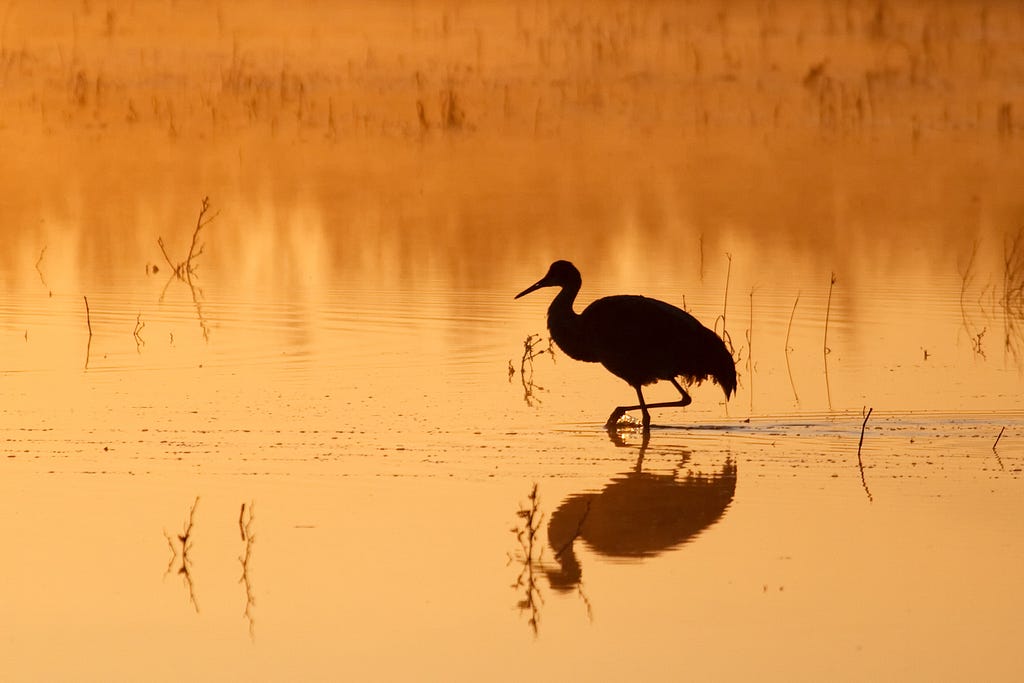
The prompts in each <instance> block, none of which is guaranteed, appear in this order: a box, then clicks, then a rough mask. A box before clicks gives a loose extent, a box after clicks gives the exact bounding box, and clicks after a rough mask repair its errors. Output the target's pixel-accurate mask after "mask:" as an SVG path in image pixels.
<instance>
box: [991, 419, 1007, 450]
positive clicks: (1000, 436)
mask: <svg viewBox="0 0 1024 683" xmlns="http://www.w3.org/2000/svg"><path fill="white" fill-rule="evenodd" d="M1005 431H1006V426H1005V425H1004V426H1003V428H1002V429H1000V430H999V435H998V436H996V441H995V443H993V444H992V451H993V452H995V450H996V446H998V445H999V439H1001V438H1003V432H1005Z"/></svg>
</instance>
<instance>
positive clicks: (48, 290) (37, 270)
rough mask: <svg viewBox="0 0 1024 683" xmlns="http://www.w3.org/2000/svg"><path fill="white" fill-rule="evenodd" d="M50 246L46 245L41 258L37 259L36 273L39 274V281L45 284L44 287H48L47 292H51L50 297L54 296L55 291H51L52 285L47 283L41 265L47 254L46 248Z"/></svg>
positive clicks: (41, 252)
mask: <svg viewBox="0 0 1024 683" xmlns="http://www.w3.org/2000/svg"><path fill="white" fill-rule="evenodd" d="M48 246H49V245H44V246H43V249H42V251H40V252H39V258H38V259H36V272H37V273H39V281H40V282H42V283H43V287H46V291H47V292H49V294H50V296H51V297H52V296H53V290H52V289H50V285H48V284H47V283H46V278H45V277H44V276H43V269H42V268H40V267H39V265H40V264H41V263H42V262H43V256H44V255H45V254H46V248H47V247H48Z"/></svg>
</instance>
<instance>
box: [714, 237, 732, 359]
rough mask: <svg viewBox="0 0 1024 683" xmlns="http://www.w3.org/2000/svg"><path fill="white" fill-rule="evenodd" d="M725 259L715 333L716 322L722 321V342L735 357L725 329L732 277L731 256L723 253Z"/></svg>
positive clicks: (730, 340) (730, 339) (729, 337)
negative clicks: (719, 312)
mask: <svg viewBox="0 0 1024 683" xmlns="http://www.w3.org/2000/svg"><path fill="white" fill-rule="evenodd" d="M725 258H726V259H727V260H728V262H729V263H728V265H727V266H726V269H725V296H724V298H723V300H722V315H720V316H718V318H715V331H716V332H717V331H718V321H719V320H721V321H722V335H721V336H722V341H724V342H725V344H726V345H727V346H728V347H729V353H730V354H732V355H734V356H735V355H736V348H735V347H734V346H733V345H732V337H731V336H730V335H729V332H728V330H726V327H725V314H726V311H727V310H728V309H729V278H730V277H731V275H732V254H731V253H729V252H725Z"/></svg>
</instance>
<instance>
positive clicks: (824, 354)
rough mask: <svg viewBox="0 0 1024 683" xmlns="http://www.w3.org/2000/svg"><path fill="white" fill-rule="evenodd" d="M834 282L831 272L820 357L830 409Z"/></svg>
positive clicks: (830, 407)
mask: <svg viewBox="0 0 1024 683" xmlns="http://www.w3.org/2000/svg"><path fill="white" fill-rule="evenodd" d="M835 284H836V274H835V273H834V272H833V273H832V277H831V278H830V279H829V283H828V301H827V302H826V303H825V336H824V338H823V339H822V342H821V357H822V359H824V361H825V395H826V396H827V398H828V409H829V410H832V388H831V387H830V386H829V382H828V354H830V353H832V349H830V348H829V347H828V321H829V317H830V316H831V314H832V288H833V287H834V286H835Z"/></svg>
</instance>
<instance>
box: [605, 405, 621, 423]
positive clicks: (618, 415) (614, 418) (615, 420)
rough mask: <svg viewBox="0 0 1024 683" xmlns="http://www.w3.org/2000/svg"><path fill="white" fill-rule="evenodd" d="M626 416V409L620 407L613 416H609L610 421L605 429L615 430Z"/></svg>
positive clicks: (613, 412) (614, 411)
mask: <svg viewBox="0 0 1024 683" xmlns="http://www.w3.org/2000/svg"><path fill="white" fill-rule="evenodd" d="M625 414H626V408H625V407H623V406H619V407H618V408H616V409H615V410H613V411H612V414H611V415H609V416H608V421H607V422H605V423H604V428H605V429H615V428H616V427H617V426H618V425H619V420H621V419H622V416H623V415H625Z"/></svg>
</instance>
